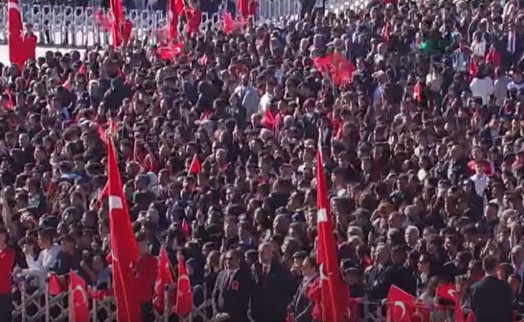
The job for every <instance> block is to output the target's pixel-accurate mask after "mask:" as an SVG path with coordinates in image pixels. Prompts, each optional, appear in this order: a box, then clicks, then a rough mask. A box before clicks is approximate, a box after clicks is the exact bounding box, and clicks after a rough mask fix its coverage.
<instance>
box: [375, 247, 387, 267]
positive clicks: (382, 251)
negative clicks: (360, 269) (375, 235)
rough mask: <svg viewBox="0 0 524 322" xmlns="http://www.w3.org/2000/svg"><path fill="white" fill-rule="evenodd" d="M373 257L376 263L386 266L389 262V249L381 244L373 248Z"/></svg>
mask: <svg viewBox="0 0 524 322" xmlns="http://www.w3.org/2000/svg"><path fill="white" fill-rule="evenodd" d="M373 257H374V260H375V262H376V263H378V264H382V265H384V264H386V263H387V262H388V260H389V249H388V247H387V246H386V245H384V244H381V245H378V246H377V247H376V248H375V251H374V253H373Z"/></svg>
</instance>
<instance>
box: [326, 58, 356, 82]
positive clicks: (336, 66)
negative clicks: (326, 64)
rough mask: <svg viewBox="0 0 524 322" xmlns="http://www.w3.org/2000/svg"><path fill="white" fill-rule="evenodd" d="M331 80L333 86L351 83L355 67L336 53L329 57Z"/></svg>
mask: <svg viewBox="0 0 524 322" xmlns="http://www.w3.org/2000/svg"><path fill="white" fill-rule="evenodd" d="M331 64H332V66H333V67H332V69H331V79H332V80H333V83H334V84H335V85H337V86H338V85H341V84H344V83H351V81H352V78H353V72H354V71H355V66H353V64H352V63H351V62H350V61H349V60H347V59H345V58H344V57H342V55H340V54H339V53H337V52H334V53H333V54H332V55H331Z"/></svg>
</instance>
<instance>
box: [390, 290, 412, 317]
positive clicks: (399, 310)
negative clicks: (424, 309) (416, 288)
mask: <svg viewBox="0 0 524 322" xmlns="http://www.w3.org/2000/svg"><path fill="white" fill-rule="evenodd" d="M414 303H415V297H414V296H413V295H411V294H409V293H407V292H405V291H403V290H402V289H400V288H398V287H396V286H395V285H391V287H390V288H389V292H388V297H387V306H388V318H389V320H388V321H390V322H411V321H412V317H411V315H412V314H411V313H412V309H413V305H414Z"/></svg>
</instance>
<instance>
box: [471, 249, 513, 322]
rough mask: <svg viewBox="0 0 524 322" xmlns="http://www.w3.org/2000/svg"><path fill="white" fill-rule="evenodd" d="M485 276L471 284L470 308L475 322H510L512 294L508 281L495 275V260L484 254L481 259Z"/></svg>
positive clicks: (511, 318) (511, 316) (511, 317)
mask: <svg viewBox="0 0 524 322" xmlns="http://www.w3.org/2000/svg"><path fill="white" fill-rule="evenodd" d="M482 267H483V269H484V271H485V272H486V276H485V277H484V278H483V279H482V280H481V281H479V282H477V283H475V284H473V286H472V295H471V308H472V309H473V312H474V313H475V320H476V321H477V322H495V321H497V322H511V321H512V320H513V312H512V305H511V303H512V295H511V288H510V287H509V285H508V283H506V282H505V281H501V280H499V279H498V278H497V277H496V270H497V260H496V259H495V258H494V257H492V256H486V257H485V258H484V259H483V260H482Z"/></svg>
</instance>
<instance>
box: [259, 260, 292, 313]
mask: <svg viewBox="0 0 524 322" xmlns="http://www.w3.org/2000/svg"><path fill="white" fill-rule="evenodd" d="M251 274H252V276H253V280H254V281H255V284H256V286H255V290H254V292H253V296H252V298H251V316H252V317H253V319H254V320H255V321H256V322H265V321H274V322H284V321H285V320H286V315H287V306H288V305H289V303H290V302H291V299H292V298H293V293H294V292H295V287H294V284H295V283H294V280H293V278H292V277H291V273H290V272H289V271H288V270H286V269H285V268H284V266H283V265H282V264H280V263H279V262H278V261H273V263H271V268H270V270H269V273H267V275H265V276H264V275H263V274H262V267H261V265H260V264H258V263H256V264H254V265H253V267H252V268H251Z"/></svg>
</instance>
